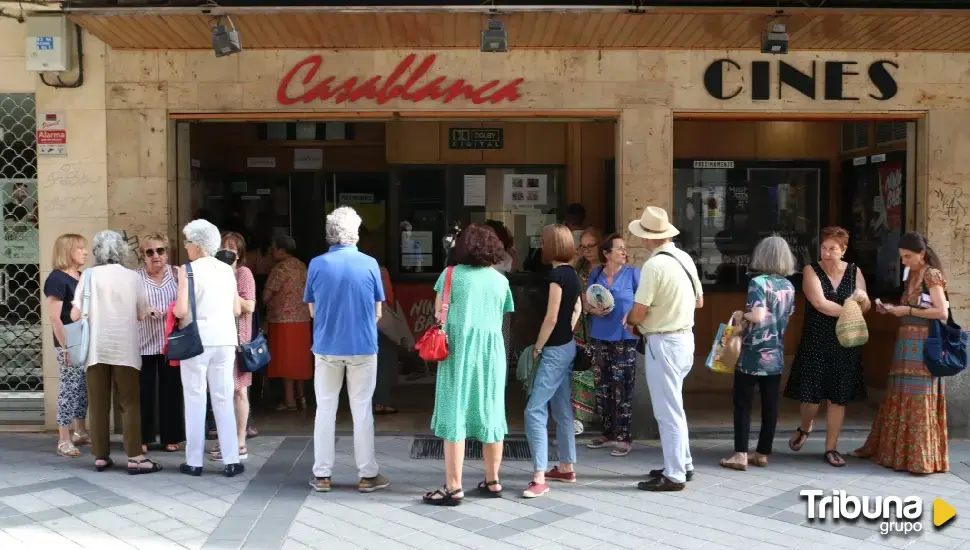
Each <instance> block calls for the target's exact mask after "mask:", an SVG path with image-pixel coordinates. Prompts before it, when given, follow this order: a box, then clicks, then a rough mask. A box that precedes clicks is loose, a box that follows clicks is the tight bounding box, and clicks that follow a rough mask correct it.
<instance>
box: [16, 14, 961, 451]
mask: <svg viewBox="0 0 970 550" xmlns="http://www.w3.org/2000/svg"><path fill="white" fill-rule="evenodd" d="M223 13H225V14H228V15H229V16H230V17H231V20H232V22H233V24H234V25H235V27H236V28H237V29H239V31H240V34H241V36H242V37H244V38H243V45H244V50H243V51H242V52H241V53H239V54H235V55H230V56H226V57H216V56H215V55H213V52H212V50H211V44H210V42H211V35H210V33H209V27H208V24H209V23H208V21H209V20H210V19H211V18H212V17H213V16H214V14H212V13H207V14H203V13H202V12H201V11H200V10H198V9H183V8H127V9H121V8H103V9H102V8H83V9H82V8H76V9H71V10H68V12H67V15H68V17H69V18H70V20H71V21H72V22H74V23H76V24H77V25H78V26H79V27H80V29H82V30H81V37H82V44H83V59H84V61H83V65H84V83H83V85H82V86H80V87H77V88H52V87H48V86H46V85H43V84H41V83H38V82H33V79H30V80H31V82H30V83H29V84H28V83H27V80H28V79H26V78H24V79H23V83H24V84H23V86H24V87H30V86H33V88H32V89H31V90H30V93H34V94H36V108H37V111H38V113H46V112H56V113H59V114H60V115H61V116H63V117H64V119H65V120H66V124H67V135H68V140H69V142H68V148H67V154H66V155H65V156H40V157H39V159H38V161H37V181H38V194H39V196H38V204H39V209H40V212H41V213H42V214H41V215H42V218H43V223H42V224H40V237H39V239H40V243H39V249H40V250H41V251H42V252H43V253H41V254H40V260H39V262H40V269H41V272H42V275H45V274H46V273H47V272H48V271H49V269H50V265H49V264H48V263H47V262H48V261H49V259H48V253H46V252H45V251H48V250H50V248H51V245H52V243H53V241H54V239H55V238H56V236H57V235H59V234H61V233H64V232H81V233H84V234H86V235H89V236H90V235H93V234H94V233H95V232H96V231H98V230H100V229H104V228H111V229H116V230H120V231H124V232H125V233H126V234H127V235H128V236H129V237H135V238H137V236H139V235H144V234H147V233H150V232H154V231H165V232H167V233H168V234H169V235H170V236H171V237H172V239H173V240H175V242H178V241H179V240H180V239H179V234H180V227H182V226H183V225H184V224H185V223H186V222H187V221H189V220H191V219H193V218H195V217H197V216H205V217H207V218H209V219H212V221H214V222H215V223H218V224H220V225H223V226H227V225H229V224H231V223H240V224H241V227H243V228H244V229H245V230H246V231H247V232H248V233H249V234H250V235H251V236H252V239H253V241H254V242H261V241H265V240H266V239H268V238H270V237H271V236H272V235H274V234H281V233H285V234H289V235H292V236H293V237H294V238H295V240H296V241H297V245H298V248H299V254H298V255H299V256H300V257H301V258H304V259H308V258H310V257H312V256H314V255H316V254H319V253H320V252H322V251H323V250H325V249H326V243H325V239H324V232H323V230H322V229H323V228H322V217H323V215H325V214H326V213H327V212H329V211H330V210H332V209H333V208H335V207H336V206H338V205H341V204H350V205H352V206H354V207H355V208H356V209H357V210H358V211H359V212H360V213H361V215H362V217H363V219H364V225H365V227H366V233H367V238H366V244H364V243H362V247H366V249H367V250H368V252H369V253H372V254H373V255H374V256H375V257H377V258H378V260H379V261H380V262H381V263H382V264H383V265H385V266H387V268H388V270H389V271H390V273H391V276H392V280H393V283H394V291H395V296H396V298H395V300H396V302H397V303H396V306H397V308H398V310H399V311H400V312H401V314H402V316H403V317H404V318H405V319H406V322H407V329H408V330H409V331H410V332H411V333H412V335H414V336H418V335H420V334H421V332H423V330H425V329H426V328H427V326H428V325H429V323H430V322H431V315H432V313H433V312H432V310H433V298H434V295H433V290H432V289H431V286H432V285H433V283H434V281H435V280H436V278H437V276H438V274H439V273H440V272H441V270H442V269H443V266H444V262H445V256H444V249H443V245H442V242H443V241H442V239H443V238H444V237H445V236H446V234H447V231H448V229H449V227H450V226H451V225H452V224H453V223H454V222H459V223H461V224H462V225H464V224H468V223H473V222H480V221H484V220H487V219H488V220H498V221H501V222H502V223H503V224H504V225H505V226H506V227H507V228H508V229H509V232H510V234H511V236H512V237H513V240H514V247H515V250H516V256H517V266H516V267H517V269H516V270H515V271H514V272H513V273H510V274H509V278H510V281H511V283H512V286H513V288H514V292H515V295H516V303H517V311H516V314H515V318H514V321H513V323H514V327H515V328H514V330H513V334H514V336H513V346H512V347H513V348H517V349H521V348H523V347H525V345H528V344H529V343H531V339H533V338H534V333H535V330H537V327H538V323H539V322H540V321H541V315H542V313H543V311H542V307H543V298H542V289H543V287H544V286H545V285H544V283H543V282H542V279H541V275H540V274H539V273H538V272H540V271H541V266H539V265H538V263H537V262H538V260H537V250H538V247H537V244H538V243H537V240H538V239H537V236H538V232H539V230H540V229H541V227H542V226H543V225H544V224H546V223H551V222H554V221H558V220H560V219H561V216H562V213H563V210H564V208H565V206H566V205H568V204H570V203H581V204H583V205H584V207H585V209H586V212H587V219H586V222H587V224H588V225H592V226H595V227H597V228H600V229H602V230H603V231H604V232H607V233H609V232H611V231H620V232H621V234H622V233H623V232H624V228H625V226H626V223H627V222H628V221H629V220H632V219H634V218H636V217H638V216H639V214H640V212H641V211H642V209H643V208H644V207H645V206H647V205H658V206H661V207H663V208H665V209H667V210H668V212H670V213H671V216H672V221H673V222H674V223H675V224H676V225H677V226H678V227H680V228H681V231H682V239H681V241H680V243H679V244H680V246H681V247H682V248H684V249H685V250H688V251H689V252H690V253H691V254H692V255H693V256H694V257H695V259H696V262H697V266H698V269H699V272H700V273H701V275H702V278H703V282H704V285H705V294H706V299H705V307H704V308H703V309H700V310H698V312H697V318H696V326H695V334H696V337H697V353H698V357H697V368H695V370H694V371H693V372H692V374H691V375H690V377H689V378H688V382H687V389H686V391H687V392H688V394H689V397H688V398H687V402H688V416H689V417H691V416H692V413H691V410H692V407H693V409H694V410H695V411H696V414H694V415H693V418H694V420H692V424H693V423H695V422H696V423H700V424H701V425H703V426H707V425H711V426H715V425H717V424H718V422H723V421H727V422H728V423H729V422H730V421H729V418H730V416H729V415H730V412H729V411H730V387H731V379H730V377H725V376H723V375H717V374H713V373H710V372H708V371H707V370H706V369H705V368H704V367H703V363H704V359H705V357H704V356H705V355H706V354H707V351H708V350H709V349H710V342H711V340H712V338H713V336H714V333H715V332H716V331H717V327H718V325H719V323H721V322H724V321H725V320H726V319H727V318H728V316H729V315H730V312H731V311H733V310H734V309H738V308H740V307H742V306H743V304H744V289H745V285H746V269H745V267H746V264H747V255H748V254H749V253H750V250H751V248H752V246H753V244H754V243H755V242H756V241H757V239H759V238H760V237H761V236H764V235H766V234H771V233H779V234H782V235H784V236H785V237H786V238H787V239H788V240H789V242H790V243H791V244H792V247H793V249H794V250H795V252H796V254H797V255H798V256H799V259H800V261H802V262H803V263H807V262H811V261H814V260H815V259H817V257H818V245H819V242H818V234H819V231H820V229H821V228H822V227H825V226H827V225H833V224H834V225H841V226H843V227H846V228H847V229H849V230H850V232H851V233H852V235H853V237H852V242H851V243H850V252H849V254H847V257H848V258H850V259H851V260H852V261H854V262H856V263H857V264H858V265H859V266H860V267H862V268H863V272H864V274H865V276H866V279H867V282H868V283H869V287H870V289H871V291H872V293H873V294H875V295H878V296H881V297H882V298H883V299H884V300H885V301H890V300H898V294H897V292H898V288H899V283H900V278H901V275H900V269H899V265H898V261H897V259H896V247H895V242H896V240H898V238H899V236H900V235H901V234H902V233H903V232H905V231H910V230H914V229H915V230H919V231H922V232H924V233H925V234H926V235H927V236H928V238H929V241H930V243H931V244H932V245H933V247H934V249H935V250H936V251H937V252H938V253H939V254H940V256H941V257H942V258H943V261H944V264H945V266H946V269H947V276H948V279H949V285H950V286H949V292H950V299H951V303H952V305H953V307H954V312H955V316H956V318H957V320H958V321H960V322H963V323H964V324H967V323H970V212H968V211H967V208H968V207H970V132H967V130H966V129H967V128H968V127H970V84H967V82H970V69H968V67H970V53H967V52H968V51H970V39H967V38H965V37H964V35H962V34H961V33H952V36H951V35H948V34H947V33H946V32H942V31H940V27H938V26H935V25H927V24H925V21H926V18H933V21H937V22H939V24H942V25H946V26H947V28H949V25H956V26H955V27H954V29H956V28H959V26H960V25H963V24H964V23H966V22H967V21H968V20H970V17H968V15H967V14H966V13H965V12H963V11H953V12H920V13H915V12H895V11H892V10H884V9H877V10H868V11H860V12H848V11H845V10H839V9H828V10H814V9H813V10H808V9H805V10H795V11H792V12H787V13H786V14H785V15H784V17H785V21H786V24H787V26H788V32H789V34H790V36H791V43H790V51H789V53H787V54H785V55H769V54H763V53H760V51H759V40H760V34H759V32H760V30H759V29H761V28H762V27H763V26H764V21H765V20H766V18H770V17H772V16H773V14H774V10H768V11H764V10H756V9H741V8H738V9H733V10H732V9H721V10H704V9H700V8H698V9H692V8H677V9H672V8H671V9H660V8H658V9H655V10H651V11H648V12H646V13H629V12H627V11H626V10H625V9H614V10H608V9H594V8H590V9H587V10H581V9H575V10H560V11H556V10H555V9H551V8H550V9H537V11H517V10H513V11H511V12H508V13H506V14H504V15H501V16H500V19H501V20H502V21H503V24H504V26H505V28H506V29H507V30H508V33H509V42H510V51H509V52H507V53H482V52H480V51H479V49H478V44H477V42H478V34H477V33H478V31H479V30H480V29H481V28H482V25H483V24H484V18H485V15H483V13H481V12H474V11H472V10H471V9H461V10H452V11H448V10H444V9H437V10H436V9H433V8H428V9H426V10H418V11H413V10H412V11H407V10H401V11H394V10H384V11H382V12H381V13H377V12H370V11H367V10H341V9H336V8H333V9H327V10H324V9H314V8H300V9H297V8H292V9H288V8H278V9H273V10H270V9H261V8H237V9H233V8H225V9H223V10H222V11H220V12H219V14H220V15H221V14H223ZM3 25H4V30H7V27H10V26H11V25H10V24H9V23H7V22H4V23H3ZM12 32H16V28H14V29H13V31H12ZM22 36H23V35H22V34H21V37H22ZM21 43H22V42H21ZM15 82H20V81H19V80H16V79H15ZM0 91H2V90H0ZM11 91H15V90H11ZM625 237H626V238H627V246H628V247H629V248H630V250H631V263H634V264H636V265H639V264H640V263H641V262H642V261H643V260H644V259H645V257H646V254H645V251H644V250H643V248H642V245H641V243H639V242H637V240H636V239H635V238H632V236H630V235H625ZM259 275H260V273H257V278H258V277H259ZM796 282H797V281H796ZM799 300H800V301H799V304H798V306H797V308H798V313H797V318H796V319H795V320H794V321H793V324H792V326H791V328H790V329H789V333H788V334H787V337H786V342H787V346H788V347H787V349H786V352H787V353H788V354H789V355H792V354H793V353H794V351H795V349H796V347H797V344H798V341H799V338H800V332H801V325H802V315H803V313H804V310H805V306H804V298H803V297H800V298H799ZM43 318H45V319H46V316H45V317H43ZM895 323H896V320H895V319H887V318H885V317H884V316H878V315H875V314H870V318H869V326H870V332H871V340H870V343H869V344H867V347H866V349H865V352H864V357H865V364H864V368H865V373H866V380H867V383H868V385H869V386H870V389H871V390H872V391H871V392H870V393H871V394H873V397H871V398H870V401H871V402H872V404H875V403H877V402H878V401H877V400H878V393H879V391H880V390H881V388H884V387H885V384H886V376H887V369H888V364H889V359H890V357H891V354H892V344H893V341H894V338H895V328H896V326H897V325H896V324H895ZM49 333H50V331H49V330H46V329H45V330H44V338H45V340H44V346H43V350H44V373H45V376H44V385H43V390H44V395H45V396H46V398H45V404H46V407H45V408H46V412H47V414H46V418H47V425H48V427H50V426H52V422H53V418H54V415H53V411H54V405H55V402H56V387H57V383H56V380H57V368H56V365H55V362H54V359H53V355H52V352H51V343H50V341H49V340H50V334H49ZM433 380H434V367H433V366H428V365H418V366H414V365H411V366H404V365H402V367H401V373H400V378H399V384H398V385H397V386H396V387H395V390H394V391H395V395H400V396H402V398H403V399H404V400H405V401H408V402H410V401H411V400H412V399H413V400H414V401H418V402H426V401H427V400H428V397H429V396H430V395H431V394H430V393H428V392H429V391H430V388H431V387H432V382H433ZM947 392H948V393H949V396H948V406H949V409H950V411H949V418H948V420H949V423H950V425H951V430H952V431H951V433H953V434H955V435H966V428H967V427H968V425H970V382H967V381H965V380H964V379H962V378H960V377H957V378H954V379H951V380H948V381H947ZM520 393H521V390H520V389H519V388H518V384H517V383H516V382H515V381H514V380H510V384H509V395H510V397H509V402H510V405H509V409H510V413H509V414H510V422H511V423H512V424H513V429H514V426H515V424H516V421H515V414H518V413H513V412H511V411H512V409H514V408H517V407H518V403H519V402H521V401H522V400H523V396H521V395H519V394H520ZM690 396H693V397H690ZM711 403H715V404H716V405H710V404H711ZM415 407H416V408H418V409H420V408H421V407H420V406H417V405H416V406H415ZM636 407H637V411H638V412H637V414H638V415H641V416H643V417H649V416H652V415H651V414H650V404H649V397H648V395H647V392H646V386H645V384H643V383H641V384H639V387H638V389H637V405H636ZM870 408H871V407H870ZM429 412H430V409H429V408H425V409H422V412H421V413H420V414H427V413H429ZM866 414H868V415H869V416H868V417H866V416H865V415H866ZM851 415H852V412H851V409H850V417H851ZM428 416H429V415H428ZM859 417H860V418H862V419H863V420H860V425H864V424H865V423H866V422H867V421H868V420H865V419H866V418H871V411H870V412H860V413H859ZM419 424H420V422H417V423H416V424H415V425H419ZM648 424H649V423H648V422H642V423H640V425H638V427H637V430H638V432H639V433H640V434H641V435H650V432H651V428H650V426H649V425H648ZM402 429H403V430H408V428H402Z"/></svg>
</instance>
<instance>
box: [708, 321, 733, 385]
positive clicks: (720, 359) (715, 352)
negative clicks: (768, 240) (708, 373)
mask: <svg viewBox="0 0 970 550" xmlns="http://www.w3.org/2000/svg"><path fill="white" fill-rule="evenodd" d="M735 318H736V316H735V315H732V316H731V319H729V320H728V322H727V324H725V323H721V326H720V327H719V328H718V329H717V335H716V336H715V337H714V343H713V344H712V345H711V353H709V354H708V355H707V360H706V361H705V362H704V366H705V367H707V368H709V369H711V370H712V371H714V372H720V373H723V374H733V373H734V367H735V366H737V364H738V359H739V358H740V357H741V337H742V331H741V327H740V326H739V324H738V323H737V322H736V321H735Z"/></svg>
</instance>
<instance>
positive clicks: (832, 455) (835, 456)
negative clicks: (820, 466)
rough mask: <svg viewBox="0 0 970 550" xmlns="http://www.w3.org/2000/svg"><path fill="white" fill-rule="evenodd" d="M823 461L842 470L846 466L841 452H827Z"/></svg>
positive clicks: (823, 456)
mask: <svg viewBox="0 0 970 550" xmlns="http://www.w3.org/2000/svg"><path fill="white" fill-rule="evenodd" d="M822 460H824V461H825V462H828V463H829V466H834V467H836V468H841V467H843V466H845V459H844V458H842V455H840V454H839V451H825V454H824V455H822Z"/></svg>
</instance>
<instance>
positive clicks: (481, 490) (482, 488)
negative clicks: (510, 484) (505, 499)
mask: <svg viewBox="0 0 970 550" xmlns="http://www.w3.org/2000/svg"><path fill="white" fill-rule="evenodd" d="M496 485H502V482H501V481H499V480H497V479H496V480H495V481H483V482H481V483H479V484H478V494H479V495H481V496H483V497H489V498H502V490H501V489H499V490H498V491H493V490H492V489H491V487H495V486H496Z"/></svg>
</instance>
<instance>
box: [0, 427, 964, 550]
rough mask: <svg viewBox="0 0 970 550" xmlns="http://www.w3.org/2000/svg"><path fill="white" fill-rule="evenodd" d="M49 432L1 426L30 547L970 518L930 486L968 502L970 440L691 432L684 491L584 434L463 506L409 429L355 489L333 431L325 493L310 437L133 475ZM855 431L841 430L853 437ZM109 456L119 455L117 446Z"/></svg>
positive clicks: (944, 538) (327, 543) (13, 532)
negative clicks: (910, 444) (823, 510)
mask: <svg viewBox="0 0 970 550" xmlns="http://www.w3.org/2000/svg"><path fill="white" fill-rule="evenodd" d="M53 443H54V442H53V439H52V438H51V437H50V436H44V435H0V550H7V549H11V550H13V549H21V548H29V549H30V550H41V549H44V550H46V549H48V548H50V549H57V550H60V549H72V548H79V547H84V548H97V549H112V548H137V549H142V548H145V549H148V548H193V549H197V548H215V549H221V548H258V549H274V548H322V549H328V550H329V549H335V550H336V549H343V548H368V549H371V548H373V549H379V550H394V549H397V548H420V549H424V548H432V549H434V550H447V549H450V548H455V549H462V548H484V549H488V550H491V549H499V548H543V549H546V548H583V549H585V548H593V547H596V548H632V549H639V548H647V547H652V548H685V549H692V548H703V549H705V550H708V549H717V548H744V549H751V548H756V549H761V548H794V549H799V550H802V549H814V548H818V549H823V548H825V549H828V548H846V549H878V548H909V549H914V550H918V549H933V548H967V549H970V523H966V520H963V521H961V518H960V517H959V516H958V517H957V518H956V519H955V520H954V521H953V522H951V523H950V524H949V525H947V526H945V527H944V528H942V529H936V528H934V527H932V525H931V523H930V520H931V517H932V509H931V504H930V503H931V502H932V500H933V499H934V498H937V497H940V498H944V499H945V500H946V501H947V502H949V503H950V504H952V505H953V506H954V507H955V508H956V509H957V510H958V512H959V511H960V510H970V466H968V465H967V464H965V463H964V461H970V444H968V443H966V442H956V441H954V442H952V444H951V445H952V446H951V463H952V473H949V474H941V475H933V476H925V477H917V476H912V475H909V474H901V473H896V472H892V471H890V470H886V469H884V468H880V467H876V466H873V465H871V464H870V463H868V462H866V461H859V460H853V459H848V460H849V461H850V462H849V465H848V467H846V468H841V469H836V468H832V467H830V466H827V465H826V464H825V463H824V462H822V460H821V456H820V455H821V447H820V445H821V442H820V441H819V440H818V439H817V438H815V439H813V440H812V441H810V442H809V443H808V444H807V445H806V447H805V449H804V450H803V451H802V452H801V453H797V454H796V453H791V452H790V451H788V449H787V445H786V443H785V441H784V440H781V439H779V440H778V441H777V443H776V449H779V451H778V452H777V454H776V455H774V456H773V457H772V459H771V464H770V466H769V468H766V469H762V468H752V469H750V470H749V471H747V472H735V471H730V470H725V469H722V468H719V467H718V466H717V459H718V458H720V457H722V456H724V455H725V454H727V453H728V451H729V450H730V447H731V442H729V441H725V440H705V441H694V442H692V443H693V450H694V457H695V464H696V469H697V476H696V477H695V478H694V480H693V481H692V482H691V483H690V484H689V486H688V489H687V490H686V491H683V492H681V493H667V494H650V493H644V492H641V491H637V490H636V489H635V488H634V485H635V482H636V481H637V480H638V476H641V475H642V474H643V473H644V472H645V471H646V470H647V469H649V468H651V467H656V466H657V465H659V464H660V462H661V452H660V449H659V446H658V444H657V443H656V442H646V443H644V444H641V445H637V446H636V447H635V450H634V452H633V453H631V454H630V455H629V456H627V457H625V458H611V457H609V455H608V454H607V453H604V452H602V451H591V450H587V449H585V448H581V449H580V452H579V461H580V464H579V467H578V471H579V473H580V482H579V483H577V484H575V485H554V486H553V491H552V492H550V493H549V495H547V496H546V497H543V498H540V499H534V500H524V499H521V498H519V497H518V492H519V491H520V490H521V489H522V488H523V487H524V485H525V484H526V483H527V482H528V479H529V474H528V471H529V470H530V469H531V468H530V464H529V463H527V462H506V463H505V464H504V465H503V477H504V479H503V481H504V482H505V486H506V496H505V497H504V498H501V499H490V498H475V497H473V496H471V494H470V493H469V496H468V497H467V498H468V500H467V501H466V502H464V503H463V504H462V505H461V506H459V507H456V508H445V509H439V508H435V507H429V506H426V505H422V504H421V503H420V501H419V497H420V495H421V494H422V493H423V492H424V491H427V490H431V489H434V488H436V487H438V486H439V485H440V484H441V482H442V476H443V466H442V463H441V461H436V460H411V459H410V458H409V457H408V456H409V455H408V451H409V449H410V443H411V438H408V437H381V438H378V443H377V448H378V453H379V457H378V458H379V462H380V464H381V469H382V472H383V473H384V474H386V475H387V476H389V477H390V478H391V482H392V485H391V487H390V488H389V489H388V490H387V491H384V492H379V493H375V494H371V495H362V494H359V493H357V492H356V490H355V486H354V485H355V482H356V479H355V469H354V467H353V444H352V439H351V438H350V437H342V438H340V440H339V441H338V444H337V449H338V465H337V467H336V469H335V472H334V481H335V483H336V485H335V487H334V491H333V492H331V493H329V494H316V493H312V492H311V491H310V489H309V487H308V486H307V484H306V481H307V479H308V477H309V475H310V465H311V463H312V451H313V448H312V443H311V441H310V440H309V439H308V438H303V437H287V438H280V437H269V436H262V437H259V438H257V439H254V440H251V441H250V459H249V460H248V461H247V463H246V464H247V468H248V469H247V472H246V474H245V475H243V476H239V477H237V478H233V479H226V478H225V477H223V476H222V475H219V472H218V468H217V466H216V465H215V464H214V463H210V464H211V465H210V466H209V469H208V470H207V472H206V475H204V476H203V477H201V478H192V477H187V476H183V475H180V474H178V473H177V472H176V470H177V466H178V464H179V463H180V462H181V460H182V456H181V455H179V454H175V455H170V454H165V453H155V455H154V456H155V458H157V459H160V461H161V462H162V463H163V464H164V465H165V467H166V470H165V471H163V472H161V473H159V474H153V475H147V476H128V475H125V473H124V471H123V470H121V468H122V467H123V466H121V465H119V467H118V468H117V469H116V470H114V471H109V472H104V473H100V474H99V473H96V472H94V471H93V469H92V468H91V460H90V459H89V458H87V457H85V458H82V459H76V460H67V459H61V458H59V457H57V456H56V455H54V453H53ZM858 443H859V441H845V442H843V444H842V447H843V449H844V450H846V451H848V450H851V449H852V448H854V446H857V444H858ZM116 456H117V457H118V458H120V456H121V455H120V453H117V454H116ZM482 475H483V474H482V463H481V462H480V461H468V462H466V473H465V486H466V487H467V488H469V489H471V488H473V487H474V486H475V485H476V484H477V482H478V481H479V480H480V479H481V478H482ZM803 488H816V489H823V490H825V491H826V492H828V491H830V490H831V489H845V490H846V491H847V492H848V493H849V494H851V495H857V496H862V495H870V496H890V495H893V496H900V497H905V496H910V495H915V496H921V497H923V498H924V500H925V502H926V506H925V509H924V514H923V529H922V532H920V533H911V534H910V535H908V536H901V535H891V536H883V535H881V534H879V532H878V524H868V523H862V522H859V523H855V524H852V523H847V522H832V521H828V522H819V523H808V522H807V521H806V519H805V509H806V508H805V502H804V499H800V498H799V496H798V493H799V490H800V489H803Z"/></svg>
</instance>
